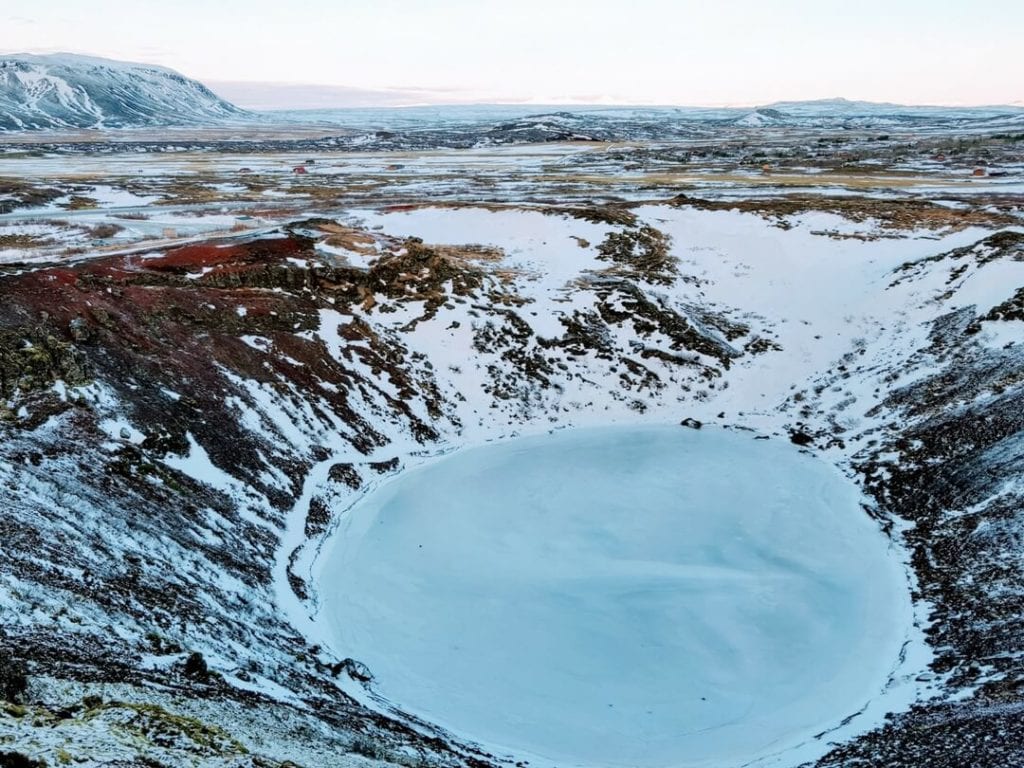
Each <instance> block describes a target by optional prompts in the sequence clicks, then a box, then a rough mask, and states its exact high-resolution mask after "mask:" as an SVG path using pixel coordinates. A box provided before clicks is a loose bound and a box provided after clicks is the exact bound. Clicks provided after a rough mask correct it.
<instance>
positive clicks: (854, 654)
mask: <svg viewBox="0 0 1024 768" xmlns="http://www.w3.org/2000/svg"><path fill="white" fill-rule="evenodd" d="M860 501H861V496H860V494H859V492H858V490H857V488H856V487H855V486H853V485H852V484H850V483H849V481H847V480H846V479H845V478H844V477H843V476H842V475H841V474H839V473H838V471H837V470H835V469H834V468H833V467H832V466H830V465H828V464H826V463H824V462H823V461H820V460H818V459H815V458H814V457H811V456H808V455H805V454H802V453H800V452H799V451H798V450H797V449H796V448H795V447H794V446H792V445H790V444H789V443H785V442H783V441H780V440H768V441H764V440H754V439H753V436H752V435H751V434H749V433H743V432H738V433H734V432H730V431H727V430H720V429H704V430H701V431H695V430H690V429H684V428H682V427H630V428H626V427H614V428H602V429H586V430H577V431H565V432H558V433H555V434H551V435H545V436H540V437H531V438H523V439H518V440H514V441H511V442H506V443H499V444H492V445H488V446H485V447H479V448H473V449H467V450H464V451H461V452H458V453H455V454H452V455H449V456H447V457H445V458H442V459H439V460H436V461H433V462H431V463H429V464H427V465H424V466H421V467H419V468H417V469H414V470H411V471H408V472H405V473H403V474H401V475H400V476H398V477H397V478H396V479H394V480H393V481H391V482H388V483H386V484H384V485H383V486H381V487H380V488H379V489H377V490H376V491H374V492H372V493H370V494H369V495H368V496H367V497H365V498H364V499H363V500H362V501H361V502H360V503H358V504H357V505H356V506H355V507H353V508H352V509H351V510H350V512H349V513H348V514H347V516H346V517H345V519H344V520H343V522H342V524H341V527H340V529H339V531H338V533H337V535H336V536H335V538H334V540H333V542H332V544H331V547H330V548H329V549H328V550H327V551H326V552H325V555H324V560H323V561H322V570H321V577H320V579H321V580H320V587H321V596H322V604H323V613H322V620H323V621H324V622H325V627H326V628H327V631H328V632H329V634H330V636H331V639H332V642H333V645H334V646H335V650H336V651H337V652H338V653H341V654H343V655H346V656H352V657H354V658H356V659H358V660H360V661H362V662H364V663H365V664H366V665H367V666H368V667H369V668H370V670H371V672H372V673H373V675H374V677H375V680H374V683H373V687H374V690H375V692H376V693H377V694H379V695H380V696H381V697H383V698H385V699H386V700H387V701H389V702H391V704H393V706H394V707H395V708H397V709H401V710H403V711H406V712H409V713H413V714H415V715H418V716H420V717H423V718H425V719H427V720H429V721H431V722H434V723H436V724H438V725H441V726H443V727H445V728H447V729H449V730H451V731H452V732H453V733H455V734H457V735H459V736H461V737H464V738H468V739H471V740H474V741H477V742H479V743H481V744H483V745H485V746H487V747H488V748H490V749H492V750H495V751H498V752H501V753H506V752H507V753H512V754H514V755H517V756H521V757H527V758H529V759H533V760H534V761H537V760H541V761H542V762H544V761H546V762H552V763H557V764H559V765H587V766H687V765H719V764H732V763H742V762H746V761H748V760H754V759H756V758H758V757H761V756H764V755H769V754H774V753H778V752H781V751H785V750H787V749H790V748H793V747H796V746H798V745H800V744H801V743H804V742H807V741H808V740H809V739H812V738H813V737H814V735H815V734H818V733H820V732H822V731H825V730H827V729H830V728H833V727H835V726H837V725H838V724H839V723H840V722H841V721H842V720H843V719H844V718H846V717H847V716H849V715H852V714H854V713H856V712H858V711H859V710H861V709H862V708H863V707H864V706H865V704H867V703H868V702H869V701H871V700H872V699H874V698H877V697H878V696H879V694H880V692H881V691H882V690H883V688H884V687H885V685H886V680H887V678H888V676H889V674H890V673H891V672H892V670H893V668H894V666H895V665H896V660H897V657H898V656H899V652H900V647H901V644H902V643H903V641H904V639H905V638H906V636H907V631H908V626H909V624H910V622H911V607H910V599H909V595H908V585H907V581H906V577H905V573H904V569H903V567H902V565H901V563H900V561H899V559H898V553H897V552H895V551H893V548H892V547H891V546H890V544H889V541H888V539H887V538H886V537H885V536H884V535H883V534H882V533H881V532H880V531H879V529H878V526H877V524H876V523H875V522H874V521H872V520H871V519H870V518H869V517H868V516H867V515H866V514H865V513H864V511H863V510H862V509H861V507H860Z"/></svg>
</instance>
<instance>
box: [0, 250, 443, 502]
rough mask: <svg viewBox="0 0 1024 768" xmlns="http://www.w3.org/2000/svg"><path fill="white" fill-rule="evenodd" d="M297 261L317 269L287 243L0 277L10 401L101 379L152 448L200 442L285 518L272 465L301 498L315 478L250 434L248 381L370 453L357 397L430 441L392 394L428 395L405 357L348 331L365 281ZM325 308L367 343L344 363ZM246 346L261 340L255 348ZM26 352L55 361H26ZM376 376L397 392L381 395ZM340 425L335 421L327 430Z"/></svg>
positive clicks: (270, 434)
mask: <svg viewBox="0 0 1024 768" xmlns="http://www.w3.org/2000/svg"><path fill="white" fill-rule="evenodd" d="M296 258H302V259H309V260H310V261H313V262H315V259H316V256H315V252H314V249H313V241H311V240H308V239H306V238H303V237H301V236H298V235H294V234H288V235H286V236H283V237H282V236H274V237H266V238H262V239H255V240H251V241H248V242H240V243H233V244H230V245H217V244H201V245H190V246H187V247H183V248H177V249H174V250H171V251H169V252H166V253H160V254H152V255H147V254H136V255H128V256H113V257H107V258H103V259H97V260H95V261H86V262H81V263H79V264H77V265H74V266H70V267H66V266H61V267H52V268H46V269H40V270H37V271H33V272H26V273H22V274H17V275H10V276H7V277H2V278H0V372H2V375H0V395H4V396H5V397H7V398H15V399H18V398H22V399H25V398H35V399H36V400H42V399H46V398H47V397H49V398H53V397H55V396H54V395H53V393H52V383H53V381H55V380H57V379H63V380H65V382H66V383H69V384H75V383H82V382H83V381H100V382H102V383H103V384H105V385H106V386H107V387H109V388H110V389H112V390H113V391H114V393H115V394H116V395H117V396H118V400H119V401H120V402H121V403H123V405H124V409H125V410H126V411H127V412H126V414H125V415H126V416H127V417H128V418H129V419H130V420H131V421H132V423H134V424H139V425H145V430H146V433H147V435H148V437H147V441H146V443H144V444H143V446H142V448H143V449H144V450H148V451H151V452H154V453H156V454H157V455H158V456H159V455H163V453H165V452H167V451H173V452H175V453H187V452H188V435H191V436H192V437H193V439H195V440H196V441H197V442H199V443H200V445H202V446H203V448H204V449H205V450H206V451H207V453H208V454H209V455H210V457H211V459H212V460H213V461H214V463H215V464H216V465H217V466H219V467H221V468H222V469H224V470H225V471H229V472H230V473H232V474H234V475H235V476H236V477H238V478H239V479H241V480H243V481H245V482H247V483H250V484H252V485H253V486H256V487H259V489H260V490H261V491H262V492H264V493H266V494H267V495H268V496H269V497H270V498H271V499H273V500H275V502H277V503H280V504H281V506H282V507H287V506H288V504H290V503H292V498H291V496H290V495H289V494H282V493H281V492H280V491H279V490H275V489H273V488H269V487H265V486H264V484H263V480H261V477H265V472H264V470H265V464H266V462H267V461H268V460H269V461H271V462H272V463H275V464H276V465H277V466H278V468H279V469H281V470H282V471H283V472H285V473H286V474H287V475H289V476H290V477H293V478H294V479H295V483H296V489H295V490H296V492H297V490H298V488H299V485H298V484H299V482H300V479H301V477H302V475H303V474H304V473H303V471H302V470H304V466H302V465H297V464H295V459H294V458H293V457H294V456H295V450H290V451H289V450H279V448H278V446H279V445H280V444H281V442H282V441H283V440H284V439H285V438H284V435H282V434H279V433H277V432H276V428H275V427H274V426H273V425H272V424H270V423H269V422H268V424H267V425H266V427H265V431H266V432H267V439H266V441H262V440H259V439H254V437H253V433H252V431H251V430H246V429H243V428H242V427H241V426H240V425H239V418H238V411H237V409H236V408H234V407H233V406H231V405H230V399H231V398H237V399H238V400H241V401H243V402H247V403H249V404H250V405H254V403H253V401H252V395H251V394H250V393H249V392H248V391H247V390H246V388H245V387H244V386H242V385H240V384H239V382H244V381H250V382H257V383H258V384H260V385H262V386H264V387H270V388H272V391H273V392H276V393H278V396H280V397H285V398H287V397H294V396H295V395H296V394H297V393H302V398H303V399H304V400H306V401H307V402H315V403H318V406H317V407H319V408H321V409H323V410H324V411H331V412H333V414H334V415H335V416H336V417H337V418H338V419H340V420H341V421H342V422H343V423H345V424H347V425H349V427H350V429H351V433H352V434H353V435H356V437H353V438H351V440H352V441H353V443H354V444H356V447H357V448H359V449H361V450H369V449H370V448H372V447H373V446H374V445H376V444H379V443H380V442H381V441H382V437H381V436H380V435H379V434H378V433H377V432H376V431H375V430H374V429H373V427H372V425H371V424H369V423H367V422H366V421H365V420H364V419H363V417H362V416H360V415H359V414H358V413H357V412H356V411H355V410H353V408H351V407H350V405H349V397H350V395H349V392H350V391H351V390H353V389H359V390H362V391H370V392H373V397H374V398H376V399H377V400H380V399H384V400H386V401H388V403H387V407H386V410H387V412H388V413H389V414H390V415H391V417H393V418H397V419H401V420H404V421H406V422H407V423H408V425H409V426H410V428H411V429H412V430H413V433H414V434H418V435H420V436H421V437H422V438H424V439H426V438H429V437H431V436H433V434H434V431H433V429H432V427H430V425H429V424H426V423H423V422H421V421H420V420H419V419H418V418H417V417H416V416H415V415H414V414H413V413H412V411H411V409H409V407H408V405H407V404H406V403H405V402H404V401H403V400H402V399H396V398H395V397H394V396H393V395H388V394H387V393H388V392H393V391H394V390H393V389H392V387H395V388H397V391H398V392H399V393H405V392H413V391H415V390H416V388H417V387H421V384H420V383H419V382H416V381H414V380H413V378H412V376H411V374H410V373H409V372H408V371H407V370H406V369H405V368H404V367H403V366H404V365H405V361H404V359H403V358H402V357H401V356H400V355H398V356H396V354H395V350H394V349H393V348H392V347H391V346H389V345H388V344H387V343H385V342H384V341H382V340H381V339H380V338H378V337H377V335H376V334H375V333H374V332H373V330H372V329H371V328H370V327H369V326H368V325H367V324H365V323H363V322H361V321H359V320H358V319H356V318H351V317H349V319H348V320H347V321H346V319H345V318H346V316H347V315H348V313H347V309H346V307H347V306H348V300H349V298H350V296H351V295H352V291H353V285H354V281H358V280H363V281H366V280H368V279H369V278H368V277H367V276H366V275H365V273H362V274H361V275H360V274H355V273H353V272H352V271H350V270H345V269H336V268H329V267H326V266H324V265H317V266H316V267H312V266H311V267H309V268H305V267H302V266H299V265H297V264H295V263H294V262H292V261H289V259H296ZM339 286H340V287H339ZM326 308H330V309H334V310H337V311H338V312H339V313H340V328H339V333H340V335H341V337H342V338H345V339H348V340H350V341H358V343H357V344H352V345H351V347H350V348H347V349H345V350H343V352H342V359H334V358H333V357H331V355H330V354H329V353H328V350H327V349H326V347H325V346H324V344H323V342H322V341H321V340H320V339H319V337H318V336H317V334H316V332H317V331H318V330H319V327H320V310H321V309H326ZM244 337H259V338H260V339H262V340H263V341H261V342H260V343H258V344H256V345H253V344H250V343H247V342H246V340H245V339H244ZM23 348H29V349H32V350H35V351H39V350H44V351H45V354H41V355H40V354H37V355H34V356H33V357H32V359H31V360H28V357H27V356H26V354H25V353H24V349H23ZM368 372H375V373H371V374H368ZM377 376H383V377H386V378H387V379H388V380H389V386H388V387H378V386H377V378H376V377H377ZM167 391H170V392H173V393H177V394H178V395H180V397H179V398H177V399H175V398H174V397H169V396H168V395H167V394H166V392H167ZM399 397H402V395H400V396H399ZM332 423H336V422H333V421H331V420H328V419H326V418H325V419H323V420H322V424H320V425H319V428H323V427H324V426H329V425H331V424H332ZM313 428H314V432H315V431H316V429H317V428H318V425H313ZM286 454H287V455H289V456H290V458H287V459H286V458H285V455H286ZM312 460H315V457H312V456H311V457H310V461H312Z"/></svg>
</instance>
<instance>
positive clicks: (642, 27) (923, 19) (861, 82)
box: [0, 0, 1024, 106]
mask: <svg viewBox="0 0 1024 768" xmlns="http://www.w3.org/2000/svg"><path fill="white" fill-rule="evenodd" d="M1022 49H1024V0H775V1H774V2H772V0H717V1H716V0H702V1H700V2H697V1H692V0H674V1H673V0H501V2H497V1H496V0H430V1H428V0H291V1H290V2H289V1H288V0H174V1H173V2H172V1H171V0H88V1H87V2H86V1H85V0H3V4H2V7H0V52H4V53H15V52H19V53H20V52H30V53H51V52H56V51H70V52H75V53H86V54H91V55H96V56H104V57H108V58H115V59H125V60H130V61H143V62H149V63H153V64H162V65H164V66H169V67H172V68H174V69H177V70H179V71H180V72H182V73H183V74H185V75H188V76H190V77H195V78H197V79H199V80H202V81H204V82H207V83H212V84H213V86H214V88H215V89H216V88H217V87H218V83H222V82H224V81H234V82H237V81H247V82H259V83H293V84H313V85H328V86H344V87H345V88H357V89H368V90H371V91H380V90H388V89H400V90H401V91H403V92H405V91H410V92H412V93H413V94H415V95H416V100H419V101H433V102H444V101H452V102H459V101H485V102H503V101H531V102H535V103H570V102H588V103H605V102H609V103H623V104H677V105H694V106H697V105H723V104H735V105H754V104H766V103H770V102H772V101H778V100H795V99H817V98H830V97H835V96H842V97H846V98H850V99H866V100H870V101H893V102H900V103H905V104H999V103H1001V104H1008V103H1018V104H1019V103H1022V102H1024V55H1022ZM274 93H276V94H277V95H273V96H268V97H267V98H272V99H282V100H284V101H285V102H287V101H288V100H289V98H291V97H290V96H289V94H290V93H292V90H291V89H277V90H276V91H274ZM329 93H336V94H338V96H337V97H338V98H339V99H344V98H345V94H346V93H347V91H345V90H344V89H339V90H337V91H331V92H329ZM264 96H266V94H264ZM253 98H257V97H255V96H254V97H253ZM331 98H333V97H331ZM239 101H240V102H241V101H244V97H243V99H239ZM241 105H242V106H246V104H245V103H241ZM261 106H266V105H261ZM281 106H304V105H296V104H287V103H282V104H281ZM338 106H345V105H344V104H338Z"/></svg>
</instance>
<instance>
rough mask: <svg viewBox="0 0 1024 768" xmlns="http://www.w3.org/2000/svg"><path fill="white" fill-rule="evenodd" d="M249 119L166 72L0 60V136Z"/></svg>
mask: <svg viewBox="0 0 1024 768" xmlns="http://www.w3.org/2000/svg"><path fill="white" fill-rule="evenodd" d="M249 115H250V113H248V112H246V111H245V110H242V109H239V108H238V107H236V106H234V105H233V104H231V103H229V102H227V101H225V100H224V99H222V98H220V97H219V96H217V95H216V94H214V93H213V92H212V91H211V90H210V89H209V88H207V87H206V86H205V85H203V84H202V83H199V82H197V81H196V80H190V79H189V78H187V77H185V76H184V75H181V74H179V73H177V72H175V71H174V70H171V69H167V68H166V67H159V66H154V65H152V64H130V63H126V62H121V61H112V60H109V59H99V58H93V57H89V56H78V55H74V54H65V53H62V54H54V55H49V56H35V55H29V54H14V55H5V56H0V130H6V131H21V130H38V129H59V128H144V127H163V126H192V125H209V124H216V123H222V122H225V121H230V120H238V119H245V118H247V117H248V116H249Z"/></svg>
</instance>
